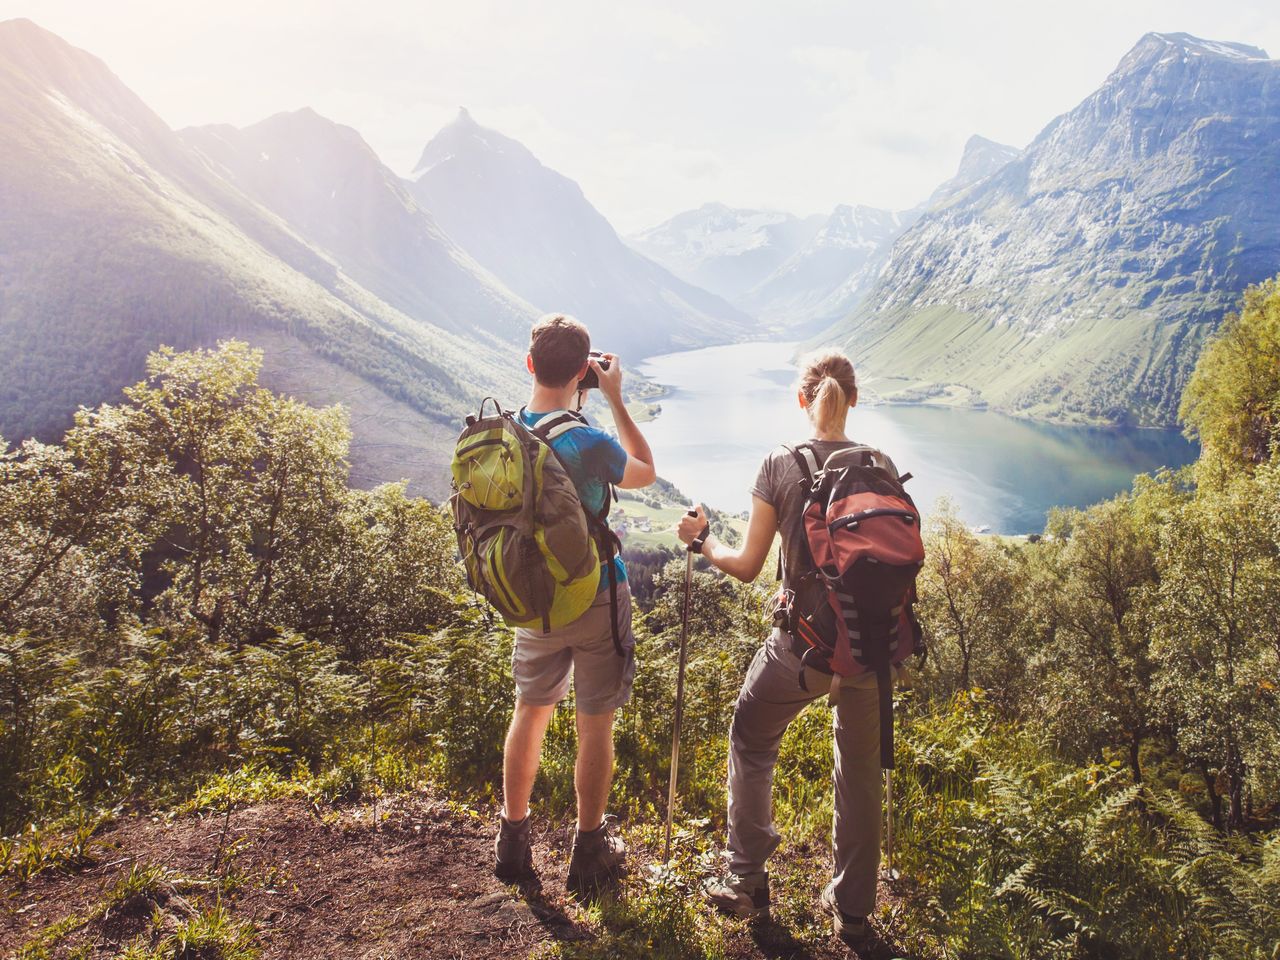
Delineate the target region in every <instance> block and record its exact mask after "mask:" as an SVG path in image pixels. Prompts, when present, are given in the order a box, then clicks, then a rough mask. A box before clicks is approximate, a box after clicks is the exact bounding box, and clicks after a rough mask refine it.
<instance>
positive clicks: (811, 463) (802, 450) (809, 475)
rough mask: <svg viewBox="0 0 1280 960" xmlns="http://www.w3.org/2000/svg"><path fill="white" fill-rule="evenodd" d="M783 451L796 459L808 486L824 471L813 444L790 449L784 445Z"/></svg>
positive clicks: (798, 445) (801, 444)
mask: <svg viewBox="0 0 1280 960" xmlns="http://www.w3.org/2000/svg"><path fill="white" fill-rule="evenodd" d="M782 449H783V450H785V451H787V453H789V454H791V456H792V457H793V458H794V459H795V461H796V463H797V464H798V465H799V467H800V472H801V473H802V474H804V479H805V483H806V485H808V484H811V483H813V478H814V477H816V476H817V475H818V474H819V473H820V472H821V471H822V462H821V461H820V460H818V452H817V451H816V450H815V449H814V448H813V444H811V443H800V444H796V445H795V446H794V447H788V446H787V445H786V444H785V443H784V444H783V445H782Z"/></svg>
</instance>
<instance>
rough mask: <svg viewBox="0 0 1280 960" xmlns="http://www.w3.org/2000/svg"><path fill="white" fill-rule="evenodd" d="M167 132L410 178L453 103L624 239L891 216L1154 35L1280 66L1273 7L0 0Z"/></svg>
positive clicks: (835, 1)
mask: <svg viewBox="0 0 1280 960" xmlns="http://www.w3.org/2000/svg"><path fill="white" fill-rule="evenodd" d="M10 17H29V18H30V19H32V20H34V21H35V22H36V23H38V24H40V25H41V26H43V27H45V28H47V29H49V30H52V31H53V32H55V33H57V34H59V35H60V36H62V37H63V38H64V39H66V40H68V41H69V42H71V43H73V44H75V45H76V46H79V47H83V48H84V49H87V50H89V51H90V52H92V53H94V54H96V55H97V56H99V57H101V58H102V59H103V60H105V61H106V62H107V64H108V65H109V66H110V67H111V68H112V69H113V70H114V71H115V73H116V74H117V75H118V76H119V77H120V78H121V79H122V80H123V81H124V82H125V83H126V84H128V85H129V86H130V87H131V88H132V89H133V90H134V92H135V93H137V94H138V95H139V96H141V97H142V99H143V100H145V101H146V102H147V103H148V104H149V105H150V106H151V107H152V108H153V109H154V110H156V112H157V113H159V114H160V116H161V117H163V118H164V120H165V121H166V122H167V123H169V125H170V126H173V127H175V128H180V127H185V126H191V125H197V124H204V123H232V124H235V125H237V126H241V125H245V124H249V123H253V122H255V121H257V120H261V119H263V118H264V117H267V116H270V115H272V114H275V113H278V112H280V111H284V110H296V109H298V108H301V107H304V106H309V107H312V108H314V109H315V110H316V111H318V112H319V113H321V114H323V115H325V116H327V117H329V118H330V119H333V120H336V121H338V122H340V123H344V124H347V125H349V126H351V127H354V128H355V129H357V130H358V131H360V133H361V134H362V135H363V136H364V138H365V139H366V140H367V141H368V142H369V143H370V145H371V146H372V147H373V148H374V149H375V150H376V151H377V153H378V154H379V156H380V157H381V158H382V159H383V161H384V162H385V163H387V165H388V166H390V167H391V168H392V169H394V170H396V171H397V172H398V173H401V174H404V175H407V174H409V173H410V171H411V170H412V168H413V166H414V165H415V163H416V162H417V159H418V156H419V154H420V153H421V151H422V148H423V146H424V145H425V144H426V142H427V141H428V140H429V139H430V138H431V136H432V134H433V133H435V131H436V130H438V129H439V128H440V127H441V126H442V125H444V124H446V123H448V122H449V121H450V120H451V119H452V118H453V117H454V116H455V115H456V114H457V111H458V108H459V107H461V106H465V107H467V108H468V109H469V110H470V112H471V114H472V116H473V117H474V118H475V119H476V121H477V122H478V123H480V124H481V125H482V126H486V127H492V128H494V129H497V130H500V131H501V132H503V133H504V134H506V135H508V136H511V137H514V138H515V139H517V140H520V141H521V142H523V143H524V144H525V145H526V146H528V147H529V148H530V149H531V150H532V151H533V152H534V153H535V154H536V155H537V156H538V158H539V159H540V160H541V161H542V162H543V163H544V164H546V165H547V166H549V167H552V168H554V169H556V170H558V171H560V172H561V173H563V174H565V175H566V176H568V177H570V178H572V179H574V180H576V181H577V182H578V183H579V184H580V185H581V186H582V188H583V191H584V192H585V194H586V196H587V198H588V199H590V200H591V201H592V202H593V203H594V204H595V205H596V206H597V207H598V208H599V209H600V211H601V212H602V213H604V215H605V216H606V217H608V218H609V219H610V220H611V221H612V222H613V224H614V226H615V227H616V228H617V229H618V230H619V231H620V232H623V233H628V232H633V231H637V230H640V229H643V228H645V227H648V226H652V225H653V224H656V223H658V222H660V221H662V220H664V219H666V218H667V217H669V216H672V215H673V214H675V213H678V212H680V211H682V210H687V209H691V208H693V207H697V206H701V205H702V204H703V203H706V202H709V201H719V202H722V203H727V204H730V205H732V206H739V207H750V208H767V209H776V210H787V211H790V212H793V213H796V214H800V215H808V214H812V213H822V212H828V211H830V210H831V208H832V207H834V206H835V205H836V204H837V203H865V204H868V205H871V206H877V207H886V208H889V209H905V208H907V207H911V206H914V205H915V204H917V203H918V202H920V201H921V200H923V199H924V198H925V197H926V196H927V195H928V194H929V193H930V192H931V191H932V190H933V188H934V187H935V186H937V185H938V184H939V183H940V182H941V181H943V180H945V179H946V178H947V177H949V176H951V175H952V174H953V173H954V172H955V168H956V164H957V162H958V160H959V157H960V153H961V150H962V148H963V146H964V143H965V141H966V140H967V139H968V138H969V136H970V135H971V134H974V133H979V134H982V135H983V136H986V137H988V138H990V139H993V140H997V141H1000V142H1003V143H1009V144H1012V145H1014V146H1019V147H1021V146H1025V145H1026V144H1027V143H1029V142H1030V141H1031V140H1032V139H1033V138H1034V137H1035V135H1036V133H1037V132H1039V130H1040V129H1041V128H1043V127H1044V126H1045V125H1046V124H1047V123H1048V122H1049V121H1050V120H1052V119H1053V118H1054V117H1055V116H1057V115H1058V114H1060V113H1063V112H1064V111H1066V110H1069V109H1070V108H1071V107H1073V106H1074V105H1075V104H1077V103H1078V102H1079V101H1080V100H1082V99H1084V98H1085V97H1086V96H1088V94H1089V93H1091V92H1092V91H1093V90H1094V89H1095V88H1097V87H1098V86H1099V85H1100V84H1101V83H1102V81H1103V80H1104V79H1105V78H1106V76H1107V74H1108V73H1109V72H1110V71H1111V70H1112V68H1113V67H1114V66H1115V64H1116V63H1117V62H1118V61H1119V59H1120V58H1121V57H1122V56H1123V55H1124V53H1125V52H1126V51H1127V50H1128V49H1129V48H1130V47H1132V46H1133V45H1134V43H1136V42H1137V40H1138V39H1139V38H1140V37H1141V36H1142V35H1143V34H1144V33H1146V32H1148V31H1152V30H1155V31H1160V32H1176V31H1183V32H1187V33H1192V34H1195V35H1197V36H1200V37H1205V38H1209V39H1214V40H1235V41H1240V42H1244V43H1250V44H1253V45H1255V46H1260V47H1263V48H1264V49H1267V50H1268V51H1269V52H1270V53H1271V55H1272V56H1273V57H1280V3H1276V2H1275V0H1254V2H1232V0H1216V2H1213V3H1206V2H1205V0H1194V2H1192V0H1158V2H1148V0H1107V2H1097V0H1077V2H1074V3H1071V4H1067V3H1063V2H1061V0H1057V2H1053V3H1047V2H1040V0H1016V2H1012V0H995V2H976V0H972V2H968V3H960V2H955V0H894V2H882V3H877V4H867V3H864V2H857V0H788V2H787V3H780V2H755V0H724V2H722V0H706V2H699V0H685V2H683V3H667V2H649V0H645V2H643V3H637V2H630V3H621V2H607V0H541V2H539V3H536V4H535V3H514V2H507V3H499V2H489V0H453V2H448V3H445V2H440V0H413V2H404V0H363V2H360V3H354V2H329V0H306V2H297V0H200V2H190V0H110V2H104V0H0V19H8V18H10Z"/></svg>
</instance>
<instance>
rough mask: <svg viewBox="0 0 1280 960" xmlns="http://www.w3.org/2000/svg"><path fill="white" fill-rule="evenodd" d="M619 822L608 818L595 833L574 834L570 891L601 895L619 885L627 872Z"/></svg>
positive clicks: (570, 862)
mask: <svg viewBox="0 0 1280 960" xmlns="http://www.w3.org/2000/svg"><path fill="white" fill-rule="evenodd" d="M616 831H617V820H616V818H615V817H613V816H606V817H605V818H604V821H603V822H602V823H601V824H600V826H598V827H597V828H596V829H594V830H586V831H583V830H577V829H575V830H574V832H573V853H572V854H571V855H570V857H569V880H568V883H567V884H566V885H567V886H568V888H569V889H570V890H571V891H572V892H574V893H577V894H580V895H588V896H589V895H591V894H594V893H598V892H599V891H600V890H601V889H602V888H604V887H606V886H610V885H612V884H613V883H616V882H617V880H618V878H619V877H621V876H622V874H623V872H624V871H625V870H626V860H627V845H626V844H625V843H623V842H622V838H621V837H620V836H618V834H617V832H616Z"/></svg>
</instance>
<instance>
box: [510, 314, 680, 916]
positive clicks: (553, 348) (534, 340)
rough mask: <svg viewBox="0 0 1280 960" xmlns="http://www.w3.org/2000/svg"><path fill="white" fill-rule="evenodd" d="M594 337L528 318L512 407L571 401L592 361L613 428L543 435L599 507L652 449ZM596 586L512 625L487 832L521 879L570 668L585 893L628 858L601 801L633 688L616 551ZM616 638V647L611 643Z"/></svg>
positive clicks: (615, 369)
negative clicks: (569, 606) (589, 601)
mask: <svg viewBox="0 0 1280 960" xmlns="http://www.w3.org/2000/svg"><path fill="white" fill-rule="evenodd" d="M590 350H591V337H590V335H589V334H588V333H587V329H586V327H584V326H583V325H582V324H581V323H579V322H578V321H576V320H574V319H573V318H571V317H566V316H563V315H560V314H551V315H548V316H545V317H543V318H542V319H541V320H539V321H538V322H537V323H536V324H535V325H534V327H533V331H532V333H531V335H530V338H529V354H528V357H527V358H526V365H527V366H528V368H529V372H530V373H531V374H533V377H534V383H533V392H532V394H531V395H530V397H529V404H528V406H526V407H525V408H524V409H523V410H521V411H520V418H521V421H522V422H523V423H524V425H525V426H527V427H529V428H530V429H536V427H537V425H538V423H539V422H550V421H551V420H552V419H556V418H557V417H561V416H563V414H564V413H565V412H566V411H568V410H570V409H573V408H576V406H577V404H576V403H575V401H576V400H577V399H578V394H579V386H578V384H579V381H581V380H582V379H583V378H584V377H585V376H587V372H588V370H592V371H594V372H595V374H596V376H597V378H598V379H599V383H600V393H601V394H602V395H603V396H604V398H605V400H606V401H608V403H609V409H610V411H611V412H612V413H613V419H614V423H615V424H616V426H617V431H618V439H617V440H615V439H614V438H613V437H612V436H610V435H609V434H608V433H605V432H604V431H603V430H599V429H597V428H595V427H591V426H585V425H584V426H580V427H575V428H574V429H571V430H568V431H565V432H563V433H559V434H558V435H556V436H554V437H553V438H552V439H551V440H550V441H549V442H550V444H551V447H552V449H553V450H555V452H556V454H557V455H558V456H559V457H560V459H561V460H562V461H563V462H564V464H565V467H566V469H567V470H568V472H569V475H570V477H571V478H572V479H573V482H574V486H575V487H576V488H577V490H578V496H579V498H580V499H581V500H582V504H583V507H584V508H585V509H586V510H587V511H588V512H589V513H591V514H592V515H594V516H599V517H601V519H604V514H605V511H606V509H607V506H608V502H609V501H608V496H609V485H610V484H613V485H614V486H617V487H623V488H627V489H631V488H636V487H645V486H648V485H649V484H651V483H653V481H654V477H655V473H654V468H653V456H652V454H651V453H650V452H649V445H648V443H647V442H645V439H644V437H643V436H642V435H641V433H640V430H639V428H637V427H636V424H635V421H633V420H632V419H631V415H630V414H629V413H628V412H627V408H626V406H625V405H624V404H623V402H622V365H621V363H620V362H619V360H618V358H617V357H616V356H614V355H613V354H605V355H604V357H603V360H605V361H606V362H605V363H600V362H598V361H597V360H596V359H594V358H591V357H589V356H588V354H589V352H590ZM601 559H602V561H603V563H604V564H605V566H604V567H602V569H601V573H600V590H599V592H598V593H597V595H596V600H595V603H594V604H593V605H592V606H591V607H590V609H588V610H587V612H586V613H585V614H583V615H582V616H581V617H580V618H578V619H577V620H575V621H574V622H573V623H571V624H569V625H568V626H565V627H560V628H557V629H553V630H551V631H550V632H549V633H543V632H542V631H540V630H525V629H518V630H516V640H515V651H514V654H513V656H512V672H513V673H514V675H515V682H516V706H515V713H514V715H513V716H512V718H511V728H510V729H509V730H508V732H507V740H506V744H505V746H504V749H503V763H502V796H503V810H502V814H501V822H500V824H499V828H498V836H497V840H496V841H495V848H496V853H497V865H496V868H495V872H496V873H497V875H498V876H499V877H500V878H502V879H504V880H519V879H521V878H523V877H526V876H528V875H529V874H530V872H531V871H532V867H533V859H532V850H531V848H530V820H531V818H530V816H529V797H530V794H531V793H532V791H533V782H534V779H535V777H536V776H537V773H538V763H539V760H540V758H541V754H542V740H543V736H544V735H545V733H546V730H547V724H548V723H549V722H550V720H551V715H552V713H553V712H554V711H555V707H556V704H557V703H559V702H560V701H561V700H562V699H564V696H565V694H566V693H568V691H569V677H570V674H572V675H573V683H574V695H575V701H576V713H577V727H578V757H577V763H576V766H575V769H574V786H575V788H576V791H577V799H578V821H577V825H576V828H575V830H574V839H573V853H572V855H571V857H570V861H569V886H570V888H571V889H573V890H576V891H578V892H581V893H589V892H592V891H593V890H596V889H598V888H599V887H600V886H602V885H603V884H606V883H608V882H610V881H611V880H613V879H615V878H616V877H617V876H618V874H620V873H621V871H622V869H623V865H624V862H625V858H626V848H625V846H624V845H623V842H622V839H621V838H620V837H618V836H616V835H614V834H612V833H610V832H609V829H608V828H609V823H608V822H607V821H606V818H605V806H606V803H607V800H608V797H609V787H610V784H611V782H612V780H613V717H614V711H616V710H617V709H618V707H620V706H622V705H623V704H624V703H626V702H627V700H628V699H629V698H630V696H631V684H632V679H633V677H634V674H635V657H634V653H633V648H634V644H635V640H634V637H633V635H632V632H631V594H630V591H629V589H628V587H627V572H626V567H625V566H624V565H623V563H622V558H621V557H613V558H608V557H602V558H601ZM608 565H612V566H613V577H614V578H615V582H616V584H617V591H616V593H617V610H616V614H617V637H618V641H619V642H618V643H617V644H615V642H614V625H613V623H612V622H611V616H612V615H613V606H614V605H613V603H611V593H612V591H611V589H610V572H609V569H608ZM619 648H620V649H619Z"/></svg>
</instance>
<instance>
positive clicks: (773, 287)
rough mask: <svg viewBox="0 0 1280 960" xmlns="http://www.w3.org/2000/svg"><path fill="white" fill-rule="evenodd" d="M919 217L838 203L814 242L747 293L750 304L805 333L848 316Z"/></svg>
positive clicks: (746, 304) (792, 330) (757, 312)
mask: <svg viewBox="0 0 1280 960" xmlns="http://www.w3.org/2000/svg"><path fill="white" fill-rule="evenodd" d="M915 216H916V213H915V211H909V212H906V213H901V214H899V213H893V212H891V211H889V210H878V209H876V208H874V207H864V206H856V207H855V206H849V205H847V204H842V205H840V206H838V207H836V208H835V210H834V211H832V213H831V216H829V217H827V219H826V221H825V222H824V223H823V224H822V227H821V228H820V229H819V230H818V231H817V233H815V234H814V235H813V237H812V238H811V239H810V240H809V241H808V243H806V244H804V246H802V247H801V248H800V249H799V250H797V251H796V252H795V253H794V254H792V255H791V256H790V257H788V258H787V260H786V261H785V262H784V263H783V264H782V265H781V266H779V267H778V268H777V270H775V271H774V272H773V273H772V274H771V275H769V276H768V277H766V278H765V279H764V280H763V281H761V282H760V283H759V284H757V285H756V286H755V287H753V288H752V289H751V290H749V291H748V292H747V294H746V295H745V296H744V297H743V298H742V300H741V303H742V305H743V307H744V309H746V310H749V311H751V312H752V313H754V314H755V315H756V316H758V317H760V319H761V320H764V321H768V322H772V323H774V324H777V325H778V326H779V328H780V329H782V330H785V331H786V332H787V333H788V334H797V335H801V336H803V335H805V334H806V333H813V332H815V327H819V328H820V327H823V326H826V325H828V324H830V323H831V322H832V321H834V320H835V319H837V318H839V317H843V316H845V315H846V314H848V312H849V311H850V310H851V309H852V308H853V307H854V306H855V305H856V303H857V301H858V298H859V297H860V296H861V295H862V292H863V291H864V290H865V288H866V287H867V286H868V284H869V281H871V280H873V279H874V278H875V273H876V270H877V269H878V268H879V267H880V266H881V265H882V263H883V258H884V255H885V254H886V253H887V251H888V249H889V245H890V244H891V243H892V242H893V241H894V240H895V239H896V238H897V236H898V235H899V234H900V233H901V232H902V231H903V230H904V229H905V228H906V227H907V226H908V225H909V224H910V223H911V222H912V221H913V220H914V219H915Z"/></svg>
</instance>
